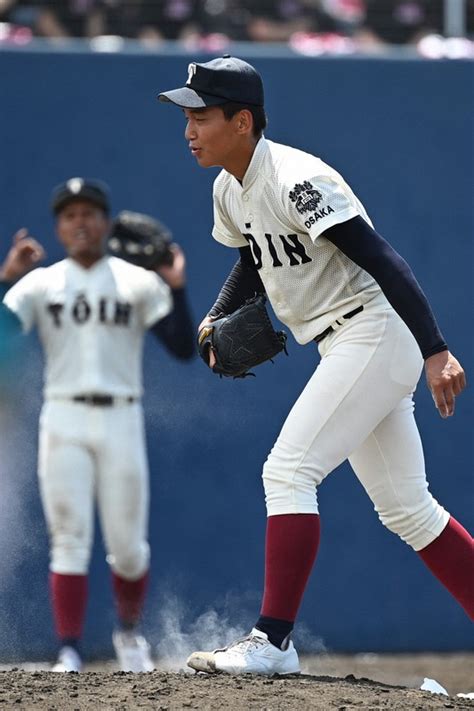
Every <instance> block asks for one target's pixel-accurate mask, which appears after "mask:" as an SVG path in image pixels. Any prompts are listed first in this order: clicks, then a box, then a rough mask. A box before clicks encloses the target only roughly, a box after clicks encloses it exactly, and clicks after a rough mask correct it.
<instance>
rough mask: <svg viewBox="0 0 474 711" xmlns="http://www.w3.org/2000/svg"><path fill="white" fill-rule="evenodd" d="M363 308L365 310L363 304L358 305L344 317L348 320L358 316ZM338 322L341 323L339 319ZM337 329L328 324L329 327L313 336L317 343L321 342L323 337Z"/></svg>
mask: <svg viewBox="0 0 474 711" xmlns="http://www.w3.org/2000/svg"><path fill="white" fill-rule="evenodd" d="M363 310H364V307H363V306H358V307H357V308H356V309H353V310H352V311H349V313H347V314H344V316H343V317H342V318H345V319H346V321H347V320H348V319H350V318H352V317H353V316H357V314H360V312H361V311H363ZM336 321H337V319H336ZM337 323H339V321H337ZM340 325H341V326H342V324H340ZM335 330H336V329H335V328H333V327H332V326H328V327H327V328H325V329H324V331H321V333H318V335H317V336H315V337H314V338H313V340H314V341H316V343H319V342H320V341H322V340H323V338H326V336H329V334H330V333H333V331H335Z"/></svg>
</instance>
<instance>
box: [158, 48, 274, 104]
mask: <svg viewBox="0 0 474 711" xmlns="http://www.w3.org/2000/svg"><path fill="white" fill-rule="evenodd" d="M158 99H159V100H160V101H169V102H171V103H172V104H176V106H181V107H182V108H186V109H201V108H204V107H206V106H219V104H225V103H227V102H228V101H236V102H238V103H239V104H251V105H253V106H263V82H262V78H261V76H260V74H259V73H258V72H257V70H256V69H254V67H252V65H251V64H247V62H244V61H243V60H242V59H237V57H231V56H230V55H228V54H225V55H224V56H223V57H218V58H217V59H212V60H211V61H210V62H205V63H204V64H197V63H195V62H192V63H191V64H190V65H189V66H188V80H187V82H186V86H185V87H183V88H182V89H172V90H171V91H165V92H163V93H161V94H158Z"/></svg>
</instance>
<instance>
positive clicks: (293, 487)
mask: <svg viewBox="0 0 474 711" xmlns="http://www.w3.org/2000/svg"><path fill="white" fill-rule="evenodd" d="M262 478H263V486H264V489H265V501H266V505H267V514H268V516H276V515H278V514H287V513H318V504H317V499H316V484H315V481H314V477H312V476H309V475H308V473H307V472H305V471H301V470H299V469H292V468H290V467H288V466H286V465H285V463H284V462H282V461H281V459H279V458H278V457H276V456H274V455H273V453H272V454H270V456H269V457H268V459H267V461H266V462H265V464H264V466H263V473H262Z"/></svg>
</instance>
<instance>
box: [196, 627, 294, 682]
mask: <svg viewBox="0 0 474 711" xmlns="http://www.w3.org/2000/svg"><path fill="white" fill-rule="evenodd" d="M186 663H187V665H188V666H189V667H191V669H195V670H196V671H201V672H209V673H211V674H212V673H214V672H226V673H227V674H267V675H271V674H299V673H300V665H299V661H298V654H297V653H296V649H295V648H294V646H293V642H291V640H290V641H289V642H288V646H287V648H286V649H279V648H278V647H275V645H273V644H271V643H270V642H269V641H268V637H267V635H266V634H265V632H261V631H260V630H258V629H256V628H255V627H254V628H253V630H252V631H251V633H250V634H249V635H248V637H245V638H244V639H238V640H237V641H236V642H232V644H229V646H228V647H225V648H224V649H215V650H214V651H213V652H193V654H191V656H190V657H188V660H187V662H186Z"/></svg>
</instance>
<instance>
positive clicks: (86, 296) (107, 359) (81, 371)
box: [4, 257, 172, 398]
mask: <svg viewBox="0 0 474 711" xmlns="http://www.w3.org/2000/svg"><path fill="white" fill-rule="evenodd" d="M4 302H5V304H6V305H7V306H8V307H9V308H10V309H11V310H12V311H13V312H14V313H15V314H17V316H18V318H19V319H20V321H21V322H22V325H23V330H24V331H26V332H27V331H29V330H31V328H32V327H33V326H36V327H37V328H38V333H39V336H40V339H41V342H42V345H43V348H44V352H45V356H46V369H45V396H46V397H49V398H51V397H61V398H62V397H72V396H74V395H80V394H88V393H105V394H110V395H115V396H133V397H138V396H140V395H141V394H142V373H141V370H142V368H141V356H142V349H143V339H144V334H145V331H146V329H147V328H149V327H150V326H152V325H153V324H154V323H156V322H157V321H159V320H160V319H162V318H163V317H164V316H166V315H167V314H168V313H169V312H170V311H171V309H172V299H171V293H170V289H169V287H168V286H167V285H166V284H165V283H164V282H163V280H162V279H161V278H160V277H159V276H158V275H157V274H155V273H154V272H150V271H147V270H145V269H142V268H141V267H136V266H134V265H132V264H129V263H127V262H125V261H123V260H122V259H117V258H116V257H103V258H102V259H101V260H100V261H98V262H96V263H95V264H94V265H93V266H92V267H91V268H90V269H84V268H83V267H81V266H80V265H79V264H78V263H77V262H75V261H74V260H72V259H64V260H63V261H61V262H57V263H56V264H53V265H52V266H50V267H46V268H38V269H35V270H34V271H33V272H30V273H29V274H27V275H26V276H24V277H23V278H22V279H20V281H19V282H18V283H17V284H15V285H14V286H13V287H12V288H11V289H10V290H9V291H8V292H7V294H6V296H5V299H4ZM111 354H112V356H111Z"/></svg>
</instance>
